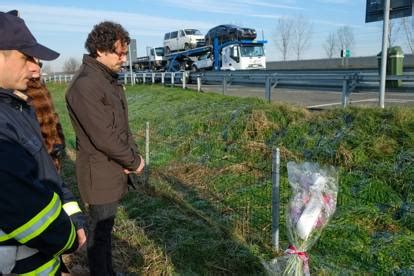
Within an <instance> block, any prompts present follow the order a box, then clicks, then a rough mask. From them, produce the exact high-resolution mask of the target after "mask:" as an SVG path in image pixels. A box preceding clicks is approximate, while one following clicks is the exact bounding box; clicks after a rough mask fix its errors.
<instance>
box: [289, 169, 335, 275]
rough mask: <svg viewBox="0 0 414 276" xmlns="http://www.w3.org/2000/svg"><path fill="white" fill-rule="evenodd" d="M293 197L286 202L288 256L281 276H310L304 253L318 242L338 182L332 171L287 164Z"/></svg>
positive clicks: (332, 207) (330, 213) (330, 209)
mask: <svg viewBox="0 0 414 276" xmlns="http://www.w3.org/2000/svg"><path fill="white" fill-rule="evenodd" d="M287 169H288V179H289V184H290V186H291V187H292V190H293V194H292V195H293V196H292V198H291V199H290V201H289V205H288V210H287V211H288V212H287V216H286V226H287V229H288V237H289V241H290V244H291V245H290V246H289V248H288V249H287V250H286V251H285V253H286V254H288V255H290V257H289V259H288V261H287V265H286V268H285V270H284V273H283V274H284V275H303V274H305V275H310V273H309V264H308V260H309V257H308V255H307V253H306V252H307V251H308V250H309V249H310V248H311V247H312V246H313V244H314V243H315V242H316V241H317V240H318V238H319V236H320V235H321V233H322V230H323V229H324V228H325V226H326V225H327V224H328V222H329V219H330V218H331V217H332V215H333V214H334V212H335V209H336V199H337V194H338V179H337V173H336V170H335V169H334V168H333V167H328V168H320V167H319V165H318V164H316V163H308V162H306V163H302V164H296V163H295V162H289V163H288V164H287Z"/></svg>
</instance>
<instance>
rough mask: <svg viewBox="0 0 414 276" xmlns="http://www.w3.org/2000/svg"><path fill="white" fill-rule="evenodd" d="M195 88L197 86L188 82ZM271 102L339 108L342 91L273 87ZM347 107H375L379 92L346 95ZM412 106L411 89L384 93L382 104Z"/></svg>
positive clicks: (259, 92)
mask: <svg viewBox="0 0 414 276" xmlns="http://www.w3.org/2000/svg"><path fill="white" fill-rule="evenodd" d="M189 88H191V89H195V90H196V89H197V86H196V85H192V84H191V85H189ZM202 91H203V92H213V93H220V94H222V93H223V89H222V85H204V84H203V85H202ZM264 91H265V89H264V87H254V86H250V87H247V86H240V85H230V86H228V87H227V90H226V92H225V94H226V95H229V96H239V97H258V98H262V99H264V98H265V94H264V93H265V92H264ZM271 99H272V101H273V102H281V103H290V104H294V105H299V106H302V107H307V108H314V109H328V108H336V107H341V105H342V103H341V91H339V90H332V89H330V90H327V89H325V88H321V89H318V88H311V89H308V88H296V89H293V88H274V89H273V90H272V97H271ZM349 105H350V106H370V107H373V106H378V105H379V92H378V91H372V92H365V91H364V92H353V93H352V94H351V95H350V97H349ZM395 105H398V106H414V91H406V92H393V91H387V90H386V93H385V106H386V107H387V106H395Z"/></svg>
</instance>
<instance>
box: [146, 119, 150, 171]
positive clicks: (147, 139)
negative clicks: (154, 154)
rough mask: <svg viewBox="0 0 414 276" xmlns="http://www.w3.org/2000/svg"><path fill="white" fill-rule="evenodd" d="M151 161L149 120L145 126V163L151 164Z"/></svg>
mask: <svg viewBox="0 0 414 276" xmlns="http://www.w3.org/2000/svg"><path fill="white" fill-rule="evenodd" d="M149 163H150V159H149V122H147V123H146V127H145V165H146V166H149Z"/></svg>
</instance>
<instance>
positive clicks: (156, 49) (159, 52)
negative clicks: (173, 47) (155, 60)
mask: <svg viewBox="0 0 414 276" xmlns="http://www.w3.org/2000/svg"><path fill="white" fill-rule="evenodd" d="M155 53H156V54H157V56H164V48H162V47H160V48H155Z"/></svg>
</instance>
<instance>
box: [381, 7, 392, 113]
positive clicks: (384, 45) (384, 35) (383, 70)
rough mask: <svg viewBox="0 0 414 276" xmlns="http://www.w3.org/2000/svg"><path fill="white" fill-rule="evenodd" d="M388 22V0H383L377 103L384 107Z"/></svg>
mask: <svg viewBox="0 0 414 276" xmlns="http://www.w3.org/2000/svg"><path fill="white" fill-rule="evenodd" d="M389 24H390V0H385V1H384V25H383V28H382V30H383V31H382V53H381V80H380V91H379V92H380V94H379V105H380V107H381V108H384V106H385V104H384V102H385V81H386V78H387V52H388V32H389Z"/></svg>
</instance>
